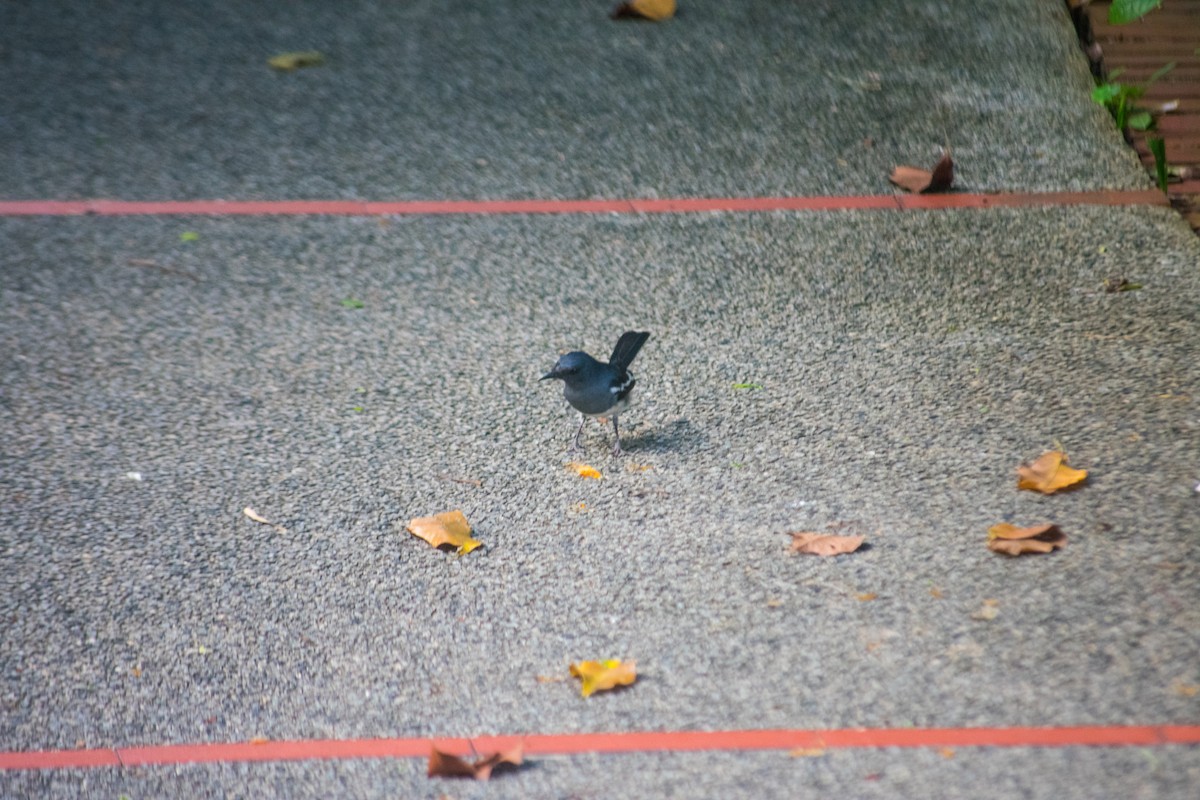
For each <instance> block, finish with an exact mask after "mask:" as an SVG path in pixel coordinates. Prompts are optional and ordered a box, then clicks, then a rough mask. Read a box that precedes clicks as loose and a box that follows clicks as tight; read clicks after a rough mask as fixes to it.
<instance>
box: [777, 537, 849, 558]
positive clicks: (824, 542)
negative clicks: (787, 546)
mask: <svg viewBox="0 0 1200 800" xmlns="http://www.w3.org/2000/svg"><path fill="white" fill-rule="evenodd" d="M862 543H863V537H862V536H834V535H833V534H830V533H807V532H795V533H793V534H792V546H791V551H792V552H793V553H807V554H809V555H814V556H836V555H841V554H842V553H853V552H854V551H855V550H857V549H858V548H859V547H861V546H862Z"/></svg>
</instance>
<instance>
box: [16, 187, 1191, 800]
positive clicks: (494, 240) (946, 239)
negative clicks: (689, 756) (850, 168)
mask: <svg viewBox="0 0 1200 800" xmlns="http://www.w3.org/2000/svg"><path fill="white" fill-rule="evenodd" d="M185 230H187V231H192V232H194V233H196V234H198V237H197V238H196V239H195V240H194V241H188V242H184V241H181V239H180V233H181V232H183V231H185ZM1101 230H1103V231H1104V234H1103V235H1101V236H1098V234H1097V231H1101ZM0 231H2V235H3V237H4V239H5V240H6V241H7V242H9V243H10V244H11V246H10V247H8V248H6V250H5V252H4V253H3V255H2V256H0V258H2V259H3V260H2V262H0V271H2V273H3V274H4V275H5V283H4V292H3V297H2V303H3V304H2V306H0V312H2V316H0V320H2V321H3V323H2V325H0V342H2V345H3V347H2V348H0V352H3V353H4V359H5V360H4V365H3V370H2V372H0V376H2V377H0V397H2V398H3V403H2V404H0V414H2V416H0V425H3V427H4V428H5V430H7V431H8V432H9V433H8V435H7V436H6V444H5V448H4V455H3V460H2V461H0V468H2V479H3V483H4V490H5V495H4V496H5V498H6V499H5V506H6V509H5V514H4V517H3V520H4V522H3V529H2V530H3V534H2V536H3V539H2V540H0V541H2V545H3V549H2V550H0V619H3V620H4V622H5V647H4V649H3V653H2V656H0V658H2V661H0V676H2V678H0V679H2V681H3V684H2V691H3V694H2V695H0V703H3V709H4V714H3V715H2V716H0V741H3V742H4V743H5V744H6V745H7V746H9V747H16V748H20V749H29V748H42V747H51V748H58V747H72V746H75V744H76V743H77V742H79V741H83V742H85V743H86V744H87V745H89V746H113V745H124V744H137V743H154V742H175V741H210V740H211V741H237V740H245V739H249V738H252V737H255V736H268V737H271V738H296V737H353V736H400V735H432V734H445V735H454V734H462V735H474V734H481V733H504V732H520V731H525V730H531V731H532V730H537V731H546V732H569V731H595V730H606V729H619V730H624V729H705V728H713V729H722V728H744V727H847V726H905V725H917V726H927V725H928V726H955V725H1053V724H1087V723H1158V722H1187V721H1194V720H1195V719H1196V718H1197V705H1196V704H1197V700H1196V698H1195V697H1188V696H1186V693H1184V692H1182V691H1181V690H1180V687H1181V686H1188V685H1194V684H1195V683H1196V681H1197V678H1198V676H1197V673H1196V669H1197V666H1196V665H1197V663H1200V662H1198V656H1200V644H1198V642H1197V637H1196V630H1197V629H1200V618H1198V616H1197V614H1198V612H1197V608H1200V604H1198V603H1197V601H1198V600H1200V589H1198V586H1200V583H1198V581H1197V564H1198V563H1200V562H1198V561H1197V554H1198V553H1197V551H1198V549H1200V540H1197V537H1196V530H1197V527H1196V517H1197V502H1198V498H1197V496H1196V493H1195V492H1194V490H1193V485H1194V484H1195V483H1196V481H1197V479H1198V478H1200V475H1198V474H1197V468H1198V467H1197V464H1198V459H1197V455H1200V448H1198V446H1197V418H1196V414H1195V406H1194V401H1193V399H1192V397H1191V395H1190V392H1191V391H1192V389H1193V387H1195V386H1196V385H1197V383H1198V379H1200V364H1198V363H1197V360H1196V359H1195V358H1194V343H1195V341H1196V338H1197V335H1198V334H1200V330H1198V320H1197V309H1198V308H1200V272H1198V271H1197V269H1196V264H1197V263H1198V262H1200V245H1198V244H1197V242H1196V240H1195V239H1194V238H1193V237H1192V236H1191V234H1190V233H1189V232H1188V231H1187V229H1186V227H1185V226H1184V225H1183V224H1182V223H1181V222H1180V221H1179V220H1178V218H1176V217H1175V216H1174V215H1173V214H1171V212H1168V211H1164V210H1157V209H1123V210H1115V209H1087V208H1074V209H1037V210H1032V211H1015V210H1009V211H1001V210H997V211H990V212H970V211H963V212H945V213H921V214H903V213H899V212H885V213H831V214H807V215H805V214H761V215H754V214H749V215H736V214H710V215H697V216H658V217H637V216H620V217H601V218H594V217H569V218H561V217H560V218H546V217H540V218H538V217H503V218H440V219H399V220H384V221H382V222H381V221H380V220H375V219H298V220H297V219H262V220H221V219H195V220H180V219H161V218H159V219H124V220H113V219H95V218H91V219H88V218H75V219H59V220H34V219H23V220H21V219H8V220H0ZM1017 232H1019V234H1018V233H1017ZM131 259H133V260H135V263H130V262H131ZM141 260H146V261H151V262H153V263H155V264H157V265H159V267H160V268H151V267H146V266H143V265H142V264H143V263H144V262H143V261H141ZM165 270H169V271H165ZM1114 273H1119V274H1121V275H1124V276H1125V277H1127V278H1129V279H1130V280H1132V281H1135V282H1138V283H1141V284H1142V286H1143V288H1142V289H1141V290H1139V291H1133V292H1124V293H1119V294H1107V293H1105V292H1104V291H1102V289H1101V284H1102V282H1103V280H1104V279H1105V278H1106V277H1109V276H1111V275H1113V274H1114ZM348 298H353V299H356V300H360V301H361V303H362V306H363V307H362V308H353V307H346V306H345V305H344V304H343V303H342V301H343V300H345V299H348ZM351 305H354V304H351ZM626 327H631V328H637V329H646V330H650V331H652V332H653V333H654V338H653V339H651V341H650V343H649V344H648V345H647V346H646V349H645V350H644V351H643V353H642V355H641V356H639V359H638V361H637V362H636V363H635V365H634V367H635V372H636V373H637V374H638V375H639V377H640V379H641V383H640V386H639V390H638V391H639V393H640V402H639V404H638V405H637V406H635V407H634V409H632V410H631V411H630V412H629V413H628V417H627V421H628V425H627V426H626V430H627V438H626V440H625V445H626V449H627V451H628V452H629V455H628V457H626V458H625V459H624V460H621V461H619V462H614V461H613V460H612V459H611V458H610V457H609V456H608V455H607V450H606V446H607V438H606V437H605V435H604V433H603V429H602V428H601V426H599V425H596V424H593V425H591V426H590V427H589V429H588V436H587V438H586V445H587V448H588V450H587V454H586V455H587V458H588V460H589V461H590V462H591V463H593V464H594V465H596V466H597V467H598V468H600V469H601V470H602V471H603V472H604V478H603V479H602V480H599V481H593V480H583V479H581V478H579V477H577V476H575V475H574V474H573V473H571V472H570V471H568V470H567V469H565V468H564V466H563V464H564V462H565V461H566V460H567V457H566V452H565V451H566V447H567V445H568V442H569V439H570V436H571V433H572V431H573V424H574V423H573V419H574V418H573V417H572V416H571V415H570V414H569V413H568V412H567V409H566V407H565V404H564V403H563V401H562V399H561V397H560V395H559V394H558V391H557V390H556V388H555V387H553V386H550V385H547V384H539V383H538V382H537V380H536V378H537V376H538V375H540V374H541V373H542V372H543V371H544V370H545V369H547V368H548V367H549V365H551V364H552V363H553V361H554V358H555V357H556V355H557V353H558V352H560V351H562V350H566V349H572V348H576V347H583V348H585V349H589V350H592V351H593V352H604V351H606V350H607V348H608V347H609V346H610V345H611V343H612V341H613V339H614V338H615V336H616V334H617V333H618V332H619V331H620V330H622V329H624V328H626ZM737 382H754V383H758V384H761V386H762V388H761V389H757V390H738V389H735V388H733V384H734V383H737ZM1056 442H1060V443H1062V445H1063V446H1065V447H1066V449H1067V450H1068V452H1069V453H1070V454H1071V457H1072V460H1073V462H1074V463H1076V464H1078V465H1081V466H1084V467H1087V468H1089V469H1091V470H1092V475H1091V478H1090V479H1089V482H1088V485H1087V486H1085V487H1084V488H1083V489H1081V490H1078V491H1075V492H1070V493H1066V494H1063V495H1060V496H1054V497H1049V498H1047V497H1041V496H1035V495H1033V494H1030V493H1023V492H1018V491H1017V490H1016V488H1015V478H1014V472H1013V470H1014V467H1015V465H1016V464H1017V462H1019V461H1020V460H1022V459H1026V458H1031V457H1033V456H1036V455H1037V454H1038V453H1040V452H1041V451H1042V450H1043V449H1044V448H1047V447H1050V446H1051V445H1052V444H1054V443H1056ZM134 474H136V477H134V476H133V475H134ZM460 481H478V482H479V485H474V484H471V483H462V482H460ZM247 505H249V506H252V507H253V508H255V509H256V510H257V511H258V512H259V513H261V514H263V515H264V516H266V517H268V518H270V519H271V520H273V521H275V522H277V523H279V524H280V525H282V526H285V527H286V530H285V531H280V530H276V529H274V528H272V527H268V526H264V525H258V524H254V523H252V522H250V521H249V520H247V519H245V518H244V517H243V516H242V512H241V510H242V508H243V507H244V506H247ZM450 508H462V509H463V510H464V511H465V512H466V513H467V515H468V517H469V518H470V519H471V520H472V521H473V522H474V523H475V525H476V528H477V531H478V534H479V537H480V538H481V539H483V541H484V542H486V545H487V546H486V547H485V548H484V549H482V550H479V551H476V552H473V553H471V554H469V555H468V556H466V557H462V558H459V557H455V556H454V555H448V554H444V553H441V552H439V551H436V550H433V549H431V548H429V547H428V546H427V545H425V544H424V543H422V542H420V541H419V540H417V539H415V538H414V537H412V536H410V535H409V534H407V533H405V532H404V531H403V529H402V526H403V523H404V521H406V520H407V519H409V518H410V517H413V516H419V515H426V514H429V513H433V512H436V511H441V510H446V509H450ZM1043 519H1047V520H1052V521H1055V522H1058V523H1059V524H1060V525H1061V526H1062V527H1063V528H1064V530H1065V531H1067V533H1068V534H1069V535H1070V536H1071V543H1070V545H1069V546H1068V548H1067V550H1065V551H1064V552H1061V553H1057V554H1054V555H1052V556H1047V557H1040V558H1027V559H1019V560H1009V559H1007V558H1004V557H1001V556H997V555H994V554H992V553H989V552H987V550H986V549H985V548H984V540H985V531H986V529H987V527H988V526H989V525H991V524H993V523H995V522H999V521H1001V520H1011V521H1015V522H1020V523H1032V522H1036V521H1040V520H1043ZM829 528H836V529H839V530H842V531H844V532H850V533H861V534H864V535H866V536H867V538H868V541H869V543H870V545H871V547H870V549H869V550H866V551H865V552H862V553H859V554H856V555H854V556H849V557H840V558H837V559H833V560H818V559H811V558H805V557H800V556H791V555H789V554H788V553H787V552H786V544H787V536H786V532H787V531H789V530H795V529H816V530H821V529H829ZM860 594H876V595H878V597H877V598H876V599H874V600H869V601H863V600H860V599H859V598H858V595H860ZM988 599H994V600H996V601H998V608H999V614H998V616H996V618H995V619H992V620H990V621H987V620H979V619H975V618H974V617H973V615H975V614H976V612H978V611H979V610H980V608H981V607H982V606H983V604H984V601H985V600H988ZM594 657H599V658H605V657H627V658H636V659H637V660H638V662H639V665H640V670H641V673H642V676H643V677H642V679H641V680H640V681H639V683H638V685H637V686H636V687H635V688H634V690H632V691H625V692H620V693H616V694H613V695H610V696H603V697H597V698H592V699H591V700H590V701H586V702H585V701H583V700H581V699H580V698H579V697H578V694H577V690H576V688H575V687H574V686H573V685H571V684H570V683H567V682H562V683H542V682H539V681H538V679H537V678H538V676H565V674H566V667H567V664H568V663H569V662H570V661H571V660H578V659H582V658H594ZM135 667H136V668H138V669H139V670H140V677H138V676H136V675H135V674H134V672H135ZM1080 757H1081V758H1082V757H1084V756H1080ZM1086 757H1087V758H1095V756H1092V755H1088V756H1086ZM1114 757H1118V758H1121V759H1124V758H1128V757H1129V756H1128V755H1127V754H1126V755H1121V756H1114ZM1181 757H1182V758H1184V760H1185V761H1188V762H1189V763H1192V764H1193V768H1194V761H1191V759H1192V758H1193V757H1192V756H1191V755H1186V756H1181ZM756 758H757V757H756ZM1050 758H1052V759H1058V758H1063V756H1050ZM1163 758H1166V756H1163ZM230 769H235V768H230ZM236 769H247V770H250V768H236ZM280 769H285V770H296V771H298V772H296V773H294V774H300V775H303V776H306V777H305V779H306V780H307V779H309V778H312V779H313V780H317V779H318V778H315V777H312V776H313V775H317V774H318V773H319V774H322V775H328V774H342V773H340V772H339V771H340V770H342V769H343V768H342V767H329V766H327V765H319V766H313V767H296V766H293V767H287V768H280ZM346 769H355V768H346ZM371 769H380V767H371ZM398 769H400V770H402V771H403V770H409V771H411V770H412V769H414V768H413V767H409V766H405V767H400V768H398ZM947 769H957V768H955V767H947ZM309 770H315V771H316V772H310V771H309ZM329 770H333V772H332V773H329ZM250 772H253V770H250ZM250 772H247V773H246V774H247V775H249V774H250ZM197 774H200V775H202V776H205V775H213V774H217V773H210V772H200V773H197ZM219 774H223V775H224V774H235V773H228V772H221V773H219ZM255 774H257V773H255ZM286 774H293V773H291V772H288V773H286ZM404 774H408V773H407V772H405V773H404ZM10 779H12V778H10V777H9V776H5V778H4V780H10ZM21 780H29V779H28V778H22V779H21ZM56 780H57V779H56ZM281 780H282V778H281ZM1130 780H1133V777H1130ZM1046 785H1047V786H1051V785H1052V784H1046ZM769 786H770V781H769V780H767V782H766V783H764V784H763V785H762V786H760V787H759V788H764V787H769ZM225 788H227V787H225ZM222 791H223V789H222ZM1046 791H1047V793H1046V794H1044V795H1039V796H1046V797H1050V796H1053V793H1051V792H1050V791H1049V789H1047V790H1046ZM748 796H752V795H748ZM757 796H762V795H761V792H760V794H759V795H757Z"/></svg>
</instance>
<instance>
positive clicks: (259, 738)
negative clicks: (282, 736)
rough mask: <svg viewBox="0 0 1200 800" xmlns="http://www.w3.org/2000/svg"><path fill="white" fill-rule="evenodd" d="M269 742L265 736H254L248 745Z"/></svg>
mask: <svg viewBox="0 0 1200 800" xmlns="http://www.w3.org/2000/svg"><path fill="white" fill-rule="evenodd" d="M269 741H271V740H270V739H268V738H267V737H266V736H255V737H254V738H253V739H251V740H250V744H257V745H263V744H266V743H267V742H269Z"/></svg>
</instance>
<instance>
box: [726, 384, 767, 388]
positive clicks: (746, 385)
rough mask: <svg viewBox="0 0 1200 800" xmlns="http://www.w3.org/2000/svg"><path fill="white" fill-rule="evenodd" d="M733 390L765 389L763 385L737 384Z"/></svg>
mask: <svg viewBox="0 0 1200 800" xmlns="http://www.w3.org/2000/svg"><path fill="white" fill-rule="evenodd" d="M733 388H734V389H761V388H763V385H762V384H761V383H735V384H733Z"/></svg>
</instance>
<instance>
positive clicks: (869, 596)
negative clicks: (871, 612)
mask: <svg viewBox="0 0 1200 800" xmlns="http://www.w3.org/2000/svg"><path fill="white" fill-rule="evenodd" d="M854 596H855V597H856V598H858V600H859V601H860V602H863V603H869V602H871V601H872V600H878V599H879V595H877V594H875V593H874V592H866V593H865V594H856V595H854Z"/></svg>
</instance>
